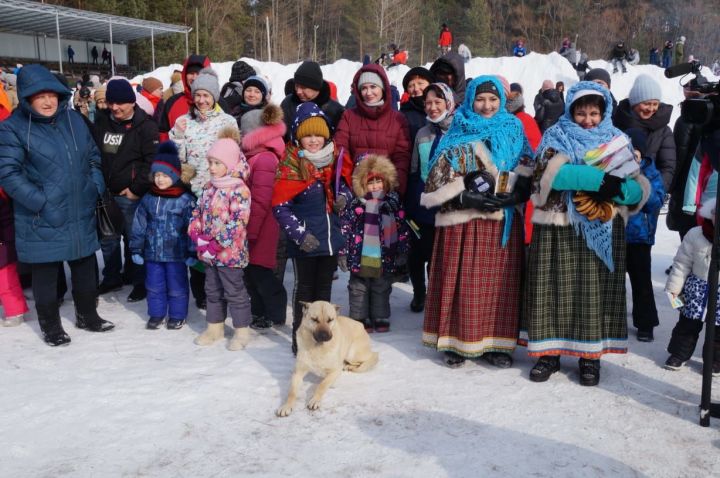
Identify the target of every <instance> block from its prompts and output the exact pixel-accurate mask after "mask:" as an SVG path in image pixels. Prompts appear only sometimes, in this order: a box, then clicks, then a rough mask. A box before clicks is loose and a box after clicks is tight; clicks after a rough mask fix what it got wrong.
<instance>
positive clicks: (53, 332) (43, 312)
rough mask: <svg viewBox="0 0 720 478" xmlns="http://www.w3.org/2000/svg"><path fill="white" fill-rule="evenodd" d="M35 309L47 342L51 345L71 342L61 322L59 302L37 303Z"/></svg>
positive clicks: (55, 345)
mask: <svg viewBox="0 0 720 478" xmlns="http://www.w3.org/2000/svg"><path fill="white" fill-rule="evenodd" d="M35 309H36V310H37V315H38V323H39V324H40V330H41V331H42V334H43V340H45V343H46V344H48V345H49V346H51V347H57V346H58V345H67V344H69V343H70V337H69V336H68V334H66V333H65V330H64V329H63V327H62V323H61V322H60V310H59V309H58V305H57V303H50V304H36V305H35Z"/></svg>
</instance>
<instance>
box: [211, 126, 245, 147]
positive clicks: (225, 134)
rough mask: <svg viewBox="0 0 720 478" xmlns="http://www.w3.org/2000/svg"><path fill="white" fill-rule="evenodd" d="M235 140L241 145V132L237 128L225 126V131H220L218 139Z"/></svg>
mask: <svg viewBox="0 0 720 478" xmlns="http://www.w3.org/2000/svg"><path fill="white" fill-rule="evenodd" d="M225 138H229V139H233V140H235V142H237V143H238V144H240V131H239V130H238V129H237V126H225V127H224V128H223V129H221V130H220V131H218V135H217V139H225Z"/></svg>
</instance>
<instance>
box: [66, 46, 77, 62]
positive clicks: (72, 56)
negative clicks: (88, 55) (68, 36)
mask: <svg viewBox="0 0 720 478" xmlns="http://www.w3.org/2000/svg"><path fill="white" fill-rule="evenodd" d="M67 53H68V62H69V63H70V64H71V65H74V64H75V50H73V47H72V45H68V49H67Z"/></svg>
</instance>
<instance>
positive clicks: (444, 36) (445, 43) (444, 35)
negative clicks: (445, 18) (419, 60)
mask: <svg viewBox="0 0 720 478" xmlns="http://www.w3.org/2000/svg"><path fill="white" fill-rule="evenodd" d="M452 42H453V37H452V33H451V32H450V28H448V26H447V24H446V23H443V24H442V29H441V30H440V37H438V48H440V51H441V55H444V54H445V53H447V52H449V51H450V50H452Z"/></svg>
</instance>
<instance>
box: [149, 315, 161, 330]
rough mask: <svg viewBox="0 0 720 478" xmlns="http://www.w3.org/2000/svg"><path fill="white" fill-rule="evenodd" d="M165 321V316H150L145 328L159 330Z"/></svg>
mask: <svg viewBox="0 0 720 478" xmlns="http://www.w3.org/2000/svg"><path fill="white" fill-rule="evenodd" d="M163 322H165V317H150V320H148V321H147V324H146V325H145V328H146V329H148V330H157V329H159V328H160V326H161V325H162V324H163Z"/></svg>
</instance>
